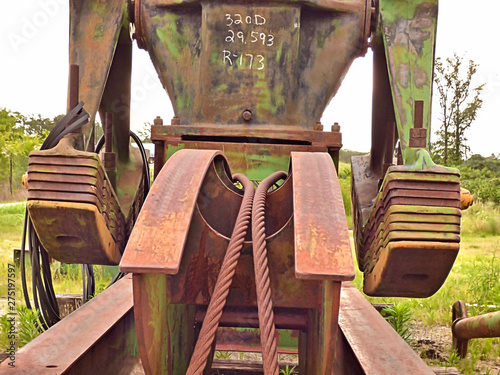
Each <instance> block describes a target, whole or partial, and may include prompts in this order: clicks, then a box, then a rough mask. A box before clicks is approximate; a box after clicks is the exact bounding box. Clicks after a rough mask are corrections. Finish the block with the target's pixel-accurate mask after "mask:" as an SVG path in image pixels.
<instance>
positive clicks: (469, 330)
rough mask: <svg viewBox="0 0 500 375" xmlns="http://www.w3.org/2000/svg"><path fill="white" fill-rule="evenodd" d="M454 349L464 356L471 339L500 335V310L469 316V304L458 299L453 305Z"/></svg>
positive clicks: (452, 328)
mask: <svg viewBox="0 0 500 375" xmlns="http://www.w3.org/2000/svg"><path fill="white" fill-rule="evenodd" d="M451 331H452V333H453V349H455V350H456V351H457V353H458V355H459V356H460V357H462V358H464V357H465V356H466V355H467V347H468V343H469V340H470V339H478V338H486V337H500V311H495V312H492V313H489V314H483V315H478V316H474V317H470V318H468V317H467V306H466V305H465V303H464V302H463V301H457V302H455V303H454V304H453V306H452V325H451Z"/></svg>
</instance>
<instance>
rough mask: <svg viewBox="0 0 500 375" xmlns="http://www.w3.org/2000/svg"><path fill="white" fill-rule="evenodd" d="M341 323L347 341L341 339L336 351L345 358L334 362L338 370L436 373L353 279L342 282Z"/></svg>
mask: <svg viewBox="0 0 500 375" xmlns="http://www.w3.org/2000/svg"><path fill="white" fill-rule="evenodd" d="M339 326H340V330H341V331H342V335H343V336H344V337H345V339H346V342H344V343H342V342H341V340H339V344H338V345H343V347H341V348H340V349H337V351H338V353H342V355H343V356H344V359H345V360H343V361H339V362H338V363H336V364H335V371H336V372H335V374H346V375H347V374H349V375H357V374H429V375H430V374H433V372H432V371H431V370H430V369H429V367H427V365H426V364H425V362H424V361H423V360H422V359H421V358H419V357H418V356H417V354H416V353H415V352H414V351H413V350H412V348H411V347H410V346H409V345H408V344H407V343H406V342H405V341H404V340H403V339H402V338H401V337H400V336H399V335H398V334H397V333H396V331H395V330H394V329H393V328H392V327H391V326H390V325H389V323H387V322H386V321H385V319H384V318H383V317H382V316H381V315H380V314H379V313H378V311H377V310H375V309H374V308H373V306H372V305H371V304H370V303H369V302H368V301H367V300H366V298H365V297H364V296H363V295H362V294H361V293H360V292H359V291H358V290H357V289H356V288H355V287H354V285H353V284H351V283H343V284H342V293H341V298H340V313H339ZM342 335H341V338H342ZM345 345H347V346H345ZM348 358H351V359H352V360H353V361H354V360H355V361H357V362H358V363H356V364H355V365H354V364H353V362H347V361H346V360H347V359H348ZM349 366H353V367H354V368H352V367H349Z"/></svg>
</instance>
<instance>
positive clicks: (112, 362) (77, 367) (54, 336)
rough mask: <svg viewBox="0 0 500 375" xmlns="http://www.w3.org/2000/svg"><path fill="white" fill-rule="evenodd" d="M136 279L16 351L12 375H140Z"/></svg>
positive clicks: (104, 294) (1, 367)
mask: <svg viewBox="0 0 500 375" xmlns="http://www.w3.org/2000/svg"><path fill="white" fill-rule="evenodd" d="M131 284H132V279H131V276H128V277H125V278H124V279H122V280H120V281H119V282H117V283H116V284H115V285H113V286H112V287H110V288H108V289H106V290H105V291H104V292H102V293H101V294H100V295H98V296H96V297H95V298H93V299H92V300H91V301H89V302H88V303H86V304H85V305H83V306H82V307H81V308H79V309H78V310H77V311H76V312H74V313H72V314H70V315H69V316H68V317H66V318H65V319H64V320H62V321H61V322H59V323H57V324H56V325H54V326H53V327H51V328H50V329H49V330H48V331H46V332H44V333H43V334H42V335H40V336H38V337H37V338H35V339H34V340H33V341H32V342H30V343H29V344H28V345H26V346H24V347H23V348H21V349H20V350H19V351H18V352H16V360H15V367H13V368H10V367H9V366H8V363H7V361H5V362H4V363H2V365H0V372H2V373H4V372H5V373H9V374H134V373H136V374H140V373H141V372H138V371H135V372H134V369H136V368H137V366H138V363H139V358H138V350H137V342H136V338H135V325H134V316H133V300H132V285H131Z"/></svg>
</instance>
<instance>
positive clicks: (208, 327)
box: [186, 174, 255, 375]
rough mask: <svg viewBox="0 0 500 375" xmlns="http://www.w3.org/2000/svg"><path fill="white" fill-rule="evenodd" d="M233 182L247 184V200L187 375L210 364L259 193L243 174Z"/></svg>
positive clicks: (200, 372)
mask: <svg viewBox="0 0 500 375" xmlns="http://www.w3.org/2000/svg"><path fill="white" fill-rule="evenodd" d="M233 180H236V181H239V182H240V183H241V184H242V185H243V189H244V194H243V201H242V202H241V206H240V210H239V212H238V217H237V218H236V224H235V226H234V230H233V234H232V235H231V240H230V241H229V245H228V248H227V251H226V255H225V256H224V260H223V262H222V266H221V270H220V273H219V276H218V277H217V282H216V284H215V288H214V292H213V295H212V298H211V300H210V304H209V305H208V308H207V313H206V315H205V319H204V320H203V325H202V327H201V331H200V335H199V337H198V341H197V342H196V346H195V348H194V353H193V356H192V357H191V361H190V363H189V367H188V370H187V373H186V374H187V375H195V374H202V373H203V370H204V369H205V366H206V365H207V359H208V355H209V353H210V348H211V346H212V343H213V341H214V338H215V332H216V331H217V328H218V327H219V321H220V318H221V316H222V310H223V309H224V306H225V304H226V298H227V295H228V293H229V288H230V286H231V282H232V280H233V276H234V273H235V270H236V266H237V264H238V259H239V257H240V253H241V249H242V247H243V241H244V240H245V236H246V233H247V230H248V226H249V223H250V217H251V214H252V204H253V197H254V193H255V189H254V186H253V184H252V183H251V182H250V180H249V179H248V178H247V177H245V176H244V175H242V174H235V175H234V176H233Z"/></svg>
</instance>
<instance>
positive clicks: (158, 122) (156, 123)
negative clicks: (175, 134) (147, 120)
mask: <svg viewBox="0 0 500 375" xmlns="http://www.w3.org/2000/svg"><path fill="white" fill-rule="evenodd" d="M153 124H154V125H163V119H162V118H161V117H160V116H156V118H155V119H154V121H153Z"/></svg>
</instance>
